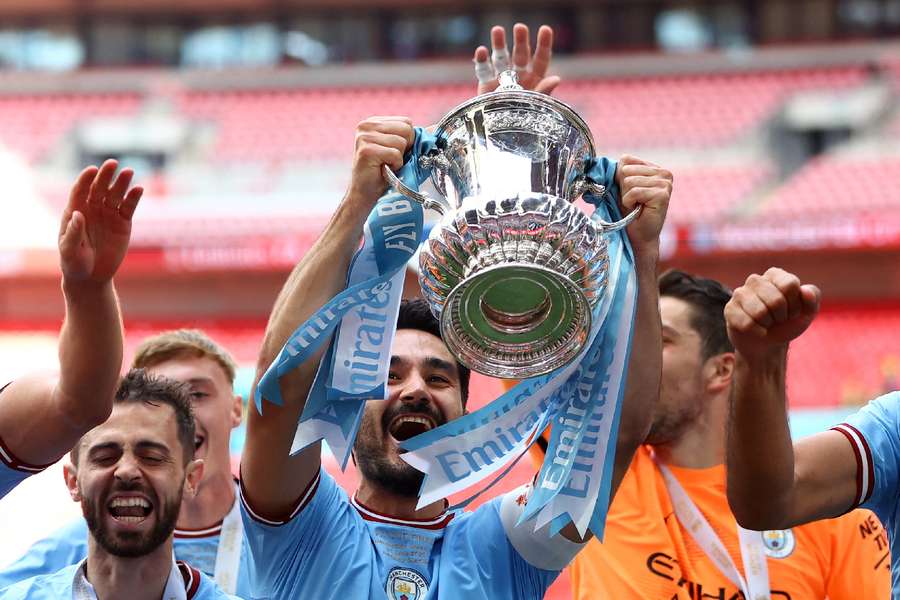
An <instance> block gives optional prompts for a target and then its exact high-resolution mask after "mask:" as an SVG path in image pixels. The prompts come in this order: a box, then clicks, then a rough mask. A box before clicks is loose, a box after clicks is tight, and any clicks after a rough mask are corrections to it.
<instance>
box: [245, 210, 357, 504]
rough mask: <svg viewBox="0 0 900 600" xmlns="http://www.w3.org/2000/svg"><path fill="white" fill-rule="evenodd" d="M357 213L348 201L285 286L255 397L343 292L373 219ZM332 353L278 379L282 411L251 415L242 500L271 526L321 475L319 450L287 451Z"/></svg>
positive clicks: (270, 407) (269, 332) (269, 330)
mask: <svg viewBox="0 0 900 600" xmlns="http://www.w3.org/2000/svg"><path fill="white" fill-rule="evenodd" d="M358 206H359V205H358V204H357V203H355V202H353V199H352V198H345V200H344V202H342V203H341V205H340V206H339V207H338V210H337V211H336V212H335V214H334V216H333V217H332V219H331V220H330V222H329V224H328V225H327V226H326V228H325V231H324V232H323V233H322V235H321V236H320V237H319V239H318V240H317V241H316V243H315V244H314V245H313V247H312V248H311V249H310V251H309V252H308V253H307V254H306V256H305V257H304V258H303V260H302V261H301V262H300V263H299V264H298V265H297V266H296V267H295V268H294V270H293V272H292V273H291V274H290V276H289V277H288V279H287V281H286V282H285V285H284V287H283V288H282V290H281V292H280V293H279V295H278V298H277V299H276V301H275V305H274V307H273V309H272V315H271V317H270V319H269V323H268V325H267V327H266V333H265V338H264V341H263V345H262V349H261V351H260V356H259V362H258V365H257V374H256V381H255V382H254V389H255V388H256V386H257V385H259V379H260V378H261V377H262V375H263V374H264V373H265V371H266V369H267V368H268V367H269V365H270V364H271V363H272V361H274V360H275V359H276V357H277V356H278V354H279V352H280V351H281V349H282V347H283V346H284V344H285V343H286V342H287V341H288V339H289V338H290V336H291V334H292V333H293V332H294V330H296V328H297V327H299V326H300V325H301V324H302V323H303V322H304V321H306V320H307V319H308V318H309V317H311V316H312V315H313V314H314V313H315V312H316V311H317V310H318V309H319V308H321V307H322V305H324V304H325V303H326V302H328V301H329V300H330V299H331V298H332V297H334V296H335V295H336V294H338V293H339V292H340V291H341V290H343V288H344V286H345V284H346V279H347V271H348V269H349V266H350V261H351V259H352V257H353V253H354V251H355V250H356V249H357V247H358V245H359V240H360V238H361V236H362V227H363V223H364V222H365V218H366V216H367V212H368V211H365V210H364V209H360V208H358ZM327 346H328V344H327V341H323V344H322V346H321V347H320V349H319V351H318V352H316V353H315V354H313V356H311V357H310V358H309V359H308V360H306V361H305V362H304V363H303V364H301V365H299V366H298V367H297V368H296V369H294V370H293V371H291V372H289V373H286V374H285V375H283V376H282V377H281V378H280V379H279V385H280V389H281V395H282V399H283V400H284V404H283V405H282V406H277V405H274V404H266V406H265V407H264V409H263V411H262V414H260V413H258V412H257V411H256V410H251V411H250V415H249V416H248V423H247V442H246V446H245V449H244V453H243V457H242V459H241V476H242V479H243V482H244V495H245V497H246V498H247V499H248V501H250V503H251V505H252V506H253V507H254V509H255V510H257V511H259V512H261V513H262V514H265V515H267V516H270V517H272V518H277V517H280V516H283V515H284V514H285V513H286V512H290V510H289V509H290V507H291V506H293V503H294V502H295V501H296V500H297V498H298V497H299V496H300V494H301V493H302V492H303V490H304V489H305V487H306V485H307V484H308V482H309V481H311V480H312V479H313V478H314V477H315V475H316V473H317V472H318V470H319V465H320V445H319V444H313V445H311V446H309V447H308V448H307V449H305V450H304V451H303V452H301V453H300V454H298V455H297V456H293V457H292V456H290V450H291V446H292V444H293V439H294V432H295V430H296V427H297V422H298V420H299V418H300V415H301V414H302V412H303V407H304V406H305V405H306V398H307V396H308V394H309V390H310V387H311V386H312V382H313V379H314V378H315V374H316V370H317V369H318V364H319V362H320V360H321V357H322V355H323V353H324V351H325V348H327Z"/></svg>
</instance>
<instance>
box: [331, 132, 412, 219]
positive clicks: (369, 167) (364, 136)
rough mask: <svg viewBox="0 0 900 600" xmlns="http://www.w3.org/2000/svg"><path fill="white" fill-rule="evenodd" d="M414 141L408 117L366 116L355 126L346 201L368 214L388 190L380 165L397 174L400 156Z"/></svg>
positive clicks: (401, 163) (400, 161) (401, 157)
mask: <svg viewBox="0 0 900 600" xmlns="http://www.w3.org/2000/svg"><path fill="white" fill-rule="evenodd" d="M414 140H415V130H414V129H413V126H412V121H411V120H409V119H408V118H407V117H369V118H368V119H366V120H365V121H362V122H361V123H360V124H359V125H357V127H356V151H355V152H354V155H353V171H352V174H351V176H350V188H349V190H348V192H347V196H348V198H349V199H352V200H354V201H357V202H360V203H361V204H362V205H363V208H364V209H365V210H366V211H367V212H366V214H368V211H369V210H371V208H372V207H373V206H375V203H376V202H377V201H378V199H379V198H381V195H382V194H384V191H385V190H386V189H387V181H385V179H384V174H383V173H382V165H387V166H388V167H390V168H391V170H393V171H396V170H397V169H399V168H400V167H402V166H403V155H404V154H405V153H406V150H407V149H408V148H409V147H410V146H411V145H412V143H413V141H414Z"/></svg>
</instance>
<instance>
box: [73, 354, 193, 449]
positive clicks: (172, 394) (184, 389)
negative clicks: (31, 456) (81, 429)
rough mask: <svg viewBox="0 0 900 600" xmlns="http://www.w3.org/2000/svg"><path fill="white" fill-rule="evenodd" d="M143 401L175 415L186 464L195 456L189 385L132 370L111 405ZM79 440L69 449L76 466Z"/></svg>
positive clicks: (121, 384) (142, 370)
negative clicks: (169, 408) (170, 408)
mask: <svg viewBox="0 0 900 600" xmlns="http://www.w3.org/2000/svg"><path fill="white" fill-rule="evenodd" d="M138 402H145V403H147V404H152V405H153V406H159V405H161V404H165V405H168V406H171V407H172V410H173V411H174V412H175V422H176V424H177V425H178V441H179V442H181V447H182V450H183V451H184V462H185V464H187V463H188V462H189V461H190V460H191V459H192V458H193V457H194V411H193V410H192V409H191V397H190V394H189V391H188V386H187V385H186V384H184V383H180V382H178V381H175V380H172V379H168V378H167V377H162V376H156V375H148V374H147V372H146V371H144V369H131V370H130V371H128V373H126V374H125V377H123V378H122V379H121V381H120V382H119V387H118V389H116V397H115V399H114V400H113V405H114V406H115V405H116V404H131V403H138ZM80 446H81V440H78V443H77V444H75V447H74V448H72V452H71V455H70V456H71V458H72V463H73V464H75V465H77V464H78V450H79V447H80Z"/></svg>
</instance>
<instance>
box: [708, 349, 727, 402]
mask: <svg viewBox="0 0 900 600" xmlns="http://www.w3.org/2000/svg"><path fill="white" fill-rule="evenodd" d="M704 370H705V371H706V389H707V390H708V391H709V392H711V393H714V394H717V393H721V392H723V391H727V390H728V389H729V388H730V387H731V379H732V377H733V376H734V352H723V353H722V354H717V355H715V356H711V357H709V358H708V359H707V361H706V368H705V369H704Z"/></svg>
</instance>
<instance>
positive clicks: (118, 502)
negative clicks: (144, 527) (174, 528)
mask: <svg viewBox="0 0 900 600" xmlns="http://www.w3.org/2000/svg"><path fill="white" fill-rule="evenodd" d="M109 506H110V507H111V508H120V507H128V506H140V507H141V508H150V503H149V502H147V501H146V500H144V499H143V498H115V499H113V501H112V502H110V503H109Z"/></svg>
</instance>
